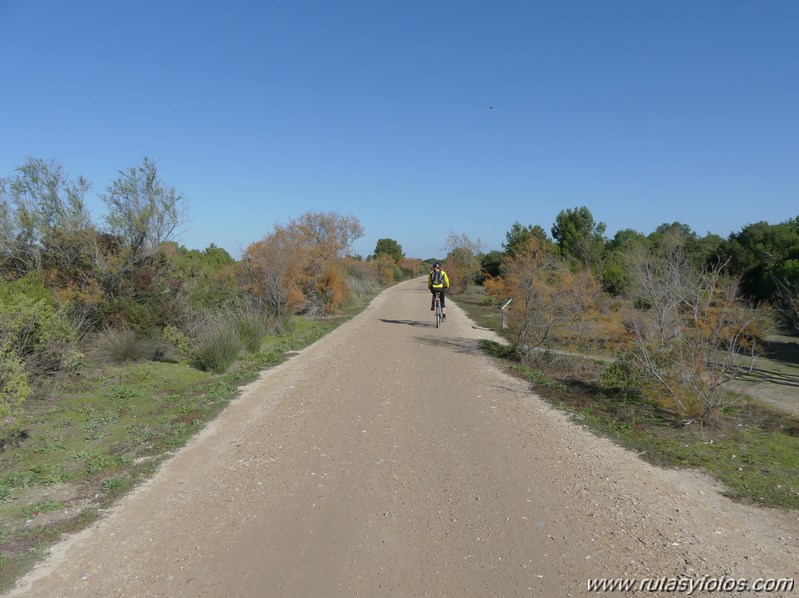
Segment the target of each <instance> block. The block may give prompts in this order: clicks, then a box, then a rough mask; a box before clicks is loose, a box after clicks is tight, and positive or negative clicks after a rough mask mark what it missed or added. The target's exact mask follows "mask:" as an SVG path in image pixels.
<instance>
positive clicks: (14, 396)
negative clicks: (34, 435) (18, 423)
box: [0, 343, 31, 422]
mask: <svg viewBox="0 0 799 598" xmlns="http://www.w3.org/2000/svg"><path fill="white" fill-rule="evenodd" d="M30 394H31V389H30V386H29V385H28V372H26V371H25V366H24V364H23V363H22V360H21V359H20V358H19V356H18V355H17V354H16V353H15V352H14V350H13V349H11V347H10V346H9V345H8V343H6V344H5V345H0V422H2V421H3V420H5V419H6V418H13V417H14V415H15V414H16V411H17V410H18V409H19V406H20V405H21V404H22V403H23V402H24V401H25V399H27V398H28V397H29V396H30Z"/></svg>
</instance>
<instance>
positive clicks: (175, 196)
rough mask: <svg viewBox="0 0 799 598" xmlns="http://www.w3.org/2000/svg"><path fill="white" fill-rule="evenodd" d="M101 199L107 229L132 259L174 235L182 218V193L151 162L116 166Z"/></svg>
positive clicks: (153, 249)
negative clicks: (104, 207) (166, 180)
mask: <svg viewBox="0 0 799 598" xmlns="http://www.w3.org/2000/svg"><path fill="white" fill-rule="evenodd" d="M101 199H102V200H103V202H104V203H105V204H106V206H107V207H108V215H107V216H106V222H107V224H108V226H109V232H110V233H111V234H112V235H116V236H118V237H119V238H120V239H121V240H122V242H123V244H124V246H125V247H126V248H127V250H128V251H129V252H130V257H131V259H132V260H133V261H136V260H138V259H140V258H141V257H142V256H145V255H150V254H152V253H153V252H154V251H155V250H156V249H158V248H159V247H160V246H161V244H162V243H164V242H165V241H169V240H171V239H172V238H174V237H175V235H176V234H177V230H178V228H179V227H180V226H181V225H182V224H184V223H185V221H186V212H185V202H184V199H183V196H182V195H181V194H180V193H178V192H177V190H176V189H175V188H174V187H172V186H171V185H167V184H165V183H164V182H163V181H162V180H161V178H160V177H159V176H158V169H157V167H156V165H155V163H154V162H151V161H150V160H149V159H148V158H146V157H145V158H144V160H143V162H142V164H141V165H140V166H136V167H133V168H129V169H127V170H120V171H119V177H118V178H117V179H116V180H115V181H114V182H112V183H111V185H110V186H109V187H108V189H107V191H106V193H105V194H104V195H102V196H101Z"/></svg>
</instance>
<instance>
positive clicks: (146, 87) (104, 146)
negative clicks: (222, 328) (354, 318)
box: [0, 0, 799, 258]
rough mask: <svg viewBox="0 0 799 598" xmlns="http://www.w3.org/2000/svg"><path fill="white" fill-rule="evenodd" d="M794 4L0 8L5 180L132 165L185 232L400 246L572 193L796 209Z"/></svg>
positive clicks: (612, 212)
mask: <svg viewBox="0 0 799 598" xmlns="http://www.w3.org/2000/svg"><path fill="white" fill-rule="evenodd" d="M797 32H799V2H797V1H796V0H762V1H754V0H752V1H747V2H744V1H739V0H716V1H703V0H685V1H680V0H670V1H668V2H666V1H655V0H557V1H555V0H553V1H550V2H537V1H534V0H526V1H503V0H492V1H490V2H489V1H485V2H482V1H480V2H478V1H470V0H460V1H457V2H451V1H436V0H427V1H417V0H406V1H404V2H387V1H382V0H364V1H360V0H358V1H352V0H337V1H330V0H327V1H318V0H305V1H303V0H297V1H288V0H285V1H280V2H277V1H273V0H265V1H260V2H241V1H238V2H237V1H235V0H227V1H225V2H221V1H220V2H204V1H201V0H193V1H166V0H162V1H158V2H155V1H152V0H137V1H136V2H133V1H128V0H124V1H123V0H120V1H114V2H99V1H95V2H89V1H85V0H73V1H70V2H64V1H63V0H0V73H2V77H3V83H4V84H3V91H2V93H0V176H9V175H12V174H13V172H14V168H16V167H17V166H19V165H20V164H22V163H23V162H24V161H25V160H26V158H27V157H28V156H33V157H41V158H48V159H50V158H51V159H55V160H56V161H58V162H59V163H61V164H62V165H63V166H64V168H65V170H66V171H67V172H68V173H69V174H70V175H71V176H75V177H76V176H78V175H83V176H85V177H86V178H87V179H88V180H89V181H90V182H91V183H92V184H93V193H92V196H91V198H90V200H91V201H90V206H91V209H92V213H93V215H94V216H95V218H96V219H98V220H99V219H100V218H101V217H102V203H101V202H100V201H99V199H98V197H97V195H98V194H100V193H102V192H103V191H104V190H105V188H106V187H107V186H108V185H109V184H110V183H111V181H112V180H113V179H114V178H116V177H117V176H118V171H119V170H121V169H126V168H129V167H131V166H135V165H137V164H139V163H141V161H142V159H143V157H144V156H148V157H150V158H151V159H152V160H154V161H155V162H156V163H157V164H158V167H159V172H160V174H161V177H162V178H163V179H164V180H165V181H166V182H167V183H169V184H171V185H173V186H174V187H176V188H177V189H178V190H179V191H180V192H181V193H183V195H184V196H185V197H186V199H187V202H188V206H189V215H190V222H189V223H188V224H187V226H186V227H184V231H183V234H182V235H181V237H180V239H179V240H180V242H182V243H183V244H184V245H186V246H187V247H190V248H198V249H202V248H205V247H206V246H208V245H209V244H210V243H215V244H216V245H219V246H222V247H224V248H225V249H227V250H228V251H230V252H231V254H233V255H234V257H238V256H239V255H240V252H241V250H243V249H244V248H246V246H247V245H249V244H250V243H253V242H255V241H257V240H259V239H261V238H263V237H264V236H265V235H266V234H268V233H269V232H270V231H271V230H272V229H273V227H274V225H275V224H276V223H280V224H282V223H286V222H287V221H288V220H289V219H290V218H293V217H296V216H299V215H300V214H302V213H303V212H306V211H309V210H313V211H331V210H335V211H337V212H339V213H341V214H353V215H355V216H357V217H358V218H359V219H360V221H361V223H362V224H363V226H364V228H365V230H366V233H365V235H364V237H363V238H362V239H360V240H358V241H357V242H356V243H355V246H354V251H355V252H356V253H359V254H361V255H364V256H365V255H368V254H370V253H372V251H373V250H374V247H375V243H376V241H377V239H379V238H384V237H387V238H392V239H395V240H397V241H398V242H399V243H400V244H401V245H402V247H403V249H404V250H405V253H406V255H408V256H409V257H420V258H428V257H443V255H444V251H443V248H444V242H445V240H446V238H447V236H448V235H449V234H450V233H455V234H466V235H468V236H469V237H470V238H472V239H478V238H479V239H480V240H481V241H482V242H483V244H484V246H485V248H486V249H487V250H490V249H500V248H501V243H502V241H503V240H504V239H505V233H506V232H507V231H508V230H509V229H510V227H511V225H512V224H513V222H514V221H517V220H518V221H520V222H521V223H522V224H540V225H541V226H543V227H544V228H545V229H546V230H547V231H549V229H550V227H551V226H552V223H553V222H554V220H555V217H556V216H557V214H558V212H560V211H561V210H563V209H566V208H574V207H577V206H587V207H588V208H589V209H590V210H591V212H592V213H593V215H594V217H595V219H597V220H599V221H603V222H605V223H606V224H607V231H608V234H609V235H612V234H613V233H615V231H617V230H619V229H623V228H634V229H636V230H639V231H641V232H644V233H649V232H651V231H652V230H654V229H655V228H656V227H657V226H658V225H659V224H661V223H664V222H672V221H675V220H677V221H680V222H683V223H685V224H688V225H690V226H691V227H692V228H693V229H694V230H695V231H697V232H698V233H700V234H705V233H707V232H713V233H716V234H720V235H722V236H725V237H726V236H727V235H728V234H729V233H730V232H734V231H737V230H740V229H741V228H742V227H743V226H745V225H746V224H749V223H752V222H756V221H759V220H766V221H768V222H772V223H776V222H780V221H783V220H786V219H788V218H792V217H795V216H797V215H799V34H798V33H797Z"/></svg>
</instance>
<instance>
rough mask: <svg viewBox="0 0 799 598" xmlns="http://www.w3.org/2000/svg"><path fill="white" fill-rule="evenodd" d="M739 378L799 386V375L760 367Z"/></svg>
mask: <svg viewBox="0 0 799 598" xmlns="http://www.w3.org/2000/svg"><path fill="white" fill-rule="evenodd" d="M739 378H740V379H741V380H746V381H748V382H770V383H771V384H779V385H781V386H796V387H799V376H794V375H791V374H783V373H779V372H769V371H768V370H764V369H760V368H754V369H753V370H752V371H751V373H748V374H742V375H740V376H739Z"/></svg>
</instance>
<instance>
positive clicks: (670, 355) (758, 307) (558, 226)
mask: <svg viewBox="0 0 799 598" xmlns="http://www.w3.org/2000/svg"><path fill="white" fill-rule="evenodd" d="M459 259H462V256H461V257H460V258H459ZM475 259H476V260H477V261H478V262H479V263H480V274H479V275H478V276H474V277H472V278H470V279H469V280H468V281H467V284H462V285H461V287H460V289H458V291H459V292H457V293H455V294H453V299H454V300H455V301H457V302H458V304H459V305H460V306H461V307H463V308H464V309H465V310H466V311H467V313H469V315H470V316H471V317H472V318H473V319H474V320H475V321H477V322H478V323H479V324H480V325H482V326H485V327H487V328H491V329H493V330H495V331H497V332H499V333H500V334H501V335H502V336H503V337H504V338H505V339H507V345H498V344H496V343H485V346H484V349H485V350H486V351H487V352H488V353H489V354H490V355H492V356H494V357H496V358H497V359H500V360H501V361H502V362H503V363H504V364H505V367H506V368H507V369H508V371H510V372H512V373H513V374H515V375H517V376H520V377H523V378H525V379H526V380H528V381H529V382H530V384H531V386H532V387H533V388H534V390H535V392H536V393H537V394H539V395H541V396H542V397H544V398H545V399H547V400H548V401H550V402H551V403H552V404H553V405H555V406H557V407H559V408H562V409H565V410H567V411H569V412H570V413H572V414H573V416H574V417H575V418H576V419H577V420H579V421H580V422H582V423H584V424H585V425H587V426H589V427H591V428H592V429H594V430H596V431H598V432H599V433H602V434H605V435H607V436H609V437H611V438H613V439H614V440H616V441H617V442H619V443H620V444H622V445H624V446H627V447H629V448H630V449H631V450H634V451H635V452H636V453H638V454H639V455H641V456H642V457H643V458H645V459H647V460H649V461H651V462H653V463H657V464H662V465H667V466H672V467H679V468H701V469H703V470H706V471H708V472H710V473H711V474H712V475H714V476H716V477H717V478H718V479H719V480H721V481H722V482H723V483H724V484H725V486H726V487H727V489H728V490H727V492H728V494H729V495H730V496H732V497H734V498H736V499H739V500H744V501H751V502H754V503H757V504H762V505H766V506H772V507H778V508H786V509H796V508H799V482H797V480H799V393H797V392H796V391H795V389H796V387H797V386H799V353H798V352H797V348H799V338H797V336H796V333H797V331H798V330H799V327H798V326H797V324H798V323H797V320H796V310H795V306H796V300H797V296H799V269H797V265H798V264H799V218H797V219H794V220H791V221H788V222H786V223H782V224H778V225H769V224H766V223H757V224H754V225H749V226H747V227H745V228H744V229H743V230H742V231H740V232H739V233H734V234H732V235H730V237H729V238H728V239H726V240H725V239H722V238H720V237H716V236H714V235H707V236H706V237H701V238H700V237H698V236H697V235H696V234H695V233H693V232H692V231H691V230H690V228H689V227H688V226H686V225H683V224H680V223H673V224H668V225H663V226H661V227H659V228H658V229H657V230H656V231H655V232H654V233H652V234H650V235H648V236H644V235H643V234H641V233H638V232H635V231H631V230H627V231H620V232H619V233H617V234H616V235H615V236H614V238H613V239H610V240H608V239H605V237H604V225H602V224H601V223H596V222H595V221H594V219H593V216H592V215H591V214H590V212H589V211H588V210H587V209H586V208H576V209H574V210H564V211H562V212H561V213H560V215H559V216H558V219H557V220H556V222H555V223H554V225H553V227H552V237H550V236H549V235H547V233H546V232H545V231H544V229H543V228H542V227H540V226H537V225H528V226H522V225H521V224H520V223H518V222H517V223H514V224H513V226H512V227H511V229H510V231H509V232H508V233H507V235H506V243H505V244H504V245H503V251H493V252H489V253H482V254H478V253H475ZM445 266H446V263H445ZM508 300H510V302H508ZM501 305H504V306H505V309H504V310H502V312H500V310H499V306H501ZM775 333H780V336H777V335H775ZM763 381H768V382H769V383H770V384H772V385H773V386H770V388H773V389H779V390H780V391H782V390H784V391H785V392H784V393H782V392H781V393H780V394H781V396H782V400H781V401H770V403H771V404H767V403H766V402H764V401H762V400H756V399H754V398H753V395H754V394H755V392H750V390H752V389H754V388H755V386H754V385H757V384H758V383H760V382H763ZM761 388H762V387H761ZM791 389H793V392H791ZM757 390H758V392H760V391H761V389H760V388H758V389H757Z"/></svg>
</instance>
